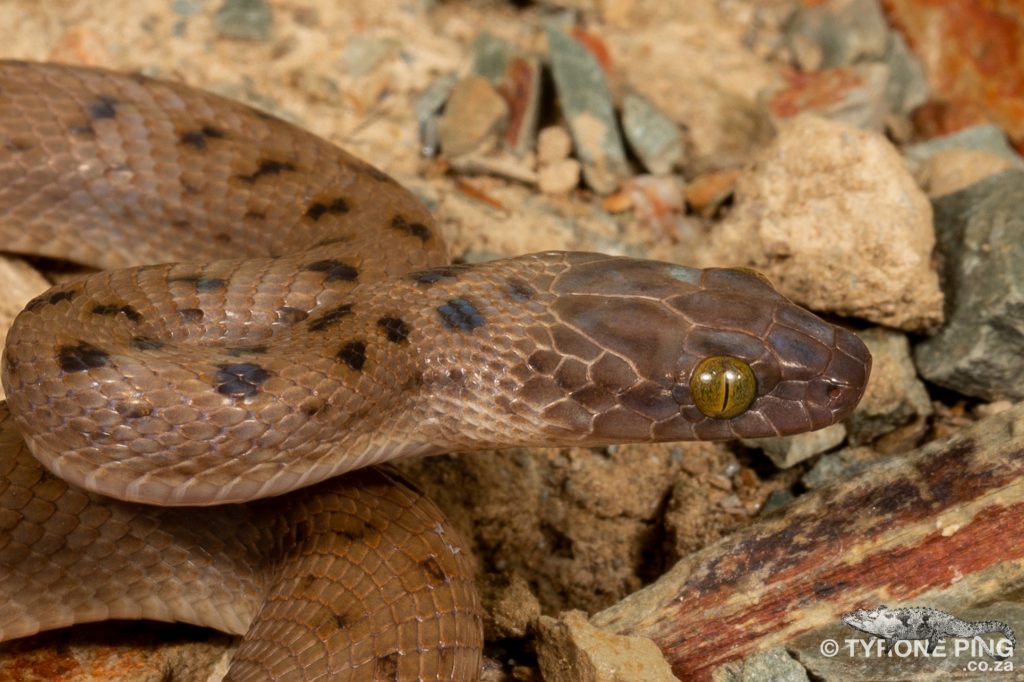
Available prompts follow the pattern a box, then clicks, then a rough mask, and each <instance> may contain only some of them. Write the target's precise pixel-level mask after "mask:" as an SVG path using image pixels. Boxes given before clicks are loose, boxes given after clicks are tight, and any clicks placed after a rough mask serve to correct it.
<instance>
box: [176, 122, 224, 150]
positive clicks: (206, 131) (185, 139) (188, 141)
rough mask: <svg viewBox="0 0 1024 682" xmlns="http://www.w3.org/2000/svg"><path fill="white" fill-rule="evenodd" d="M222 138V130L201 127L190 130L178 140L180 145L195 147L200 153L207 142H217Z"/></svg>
mask: <svg viewBox="0 0 1024 682" xmlns="http://www.w3.org/2000/svg"><path fill="white" fill-rule="evenodd" d="M223 137H224V132H223V131H222V130H219V129H218V128H214V127H213V126H208V125H207V126H203V127H202V128H201V129H199V130H190V131H189V132H187V133H184V134H183V135H182V136H181V138H179V139H180V140H181V143H182V144H185V145H188V146H190V147H195V148H196V149H198V150H200V151H202V150H205V149H206V141H207V140H219V139H221V138H223Z"/></svg>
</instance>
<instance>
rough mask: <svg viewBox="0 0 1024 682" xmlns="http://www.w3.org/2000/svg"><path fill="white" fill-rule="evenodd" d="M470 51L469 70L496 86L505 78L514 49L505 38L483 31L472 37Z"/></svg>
mask: <svg viewBox="0 0 1024 682" xmlns="http://www.w3.org/2000/svg"><path fill="white" fill-rule="evenodd" d="M470 52H472V54H473V65H472V67H470V70H471V71H472V72H473V73H475V74H477V75H478V76H483V77H484V78H486V79H487V80H489V81H491V83H493V84H494V85H495V86H497V85H500V84H501V81H502V80H503V79H504V78H505V70H506V69H507V68H508V63H509V61H510V60H511V59H512V57H513V56H514V55H515V53H516V50H515V48H514V47H512V44H511V43H509V42H508V41H507V40H502V39H501V38H499V37H497V36H495V35H493V34H491V33H488V32H487V31H483V32H481V33H479V34H477V36H476V38H474V39H473V46H472V47H471V48H470Z"/></svg>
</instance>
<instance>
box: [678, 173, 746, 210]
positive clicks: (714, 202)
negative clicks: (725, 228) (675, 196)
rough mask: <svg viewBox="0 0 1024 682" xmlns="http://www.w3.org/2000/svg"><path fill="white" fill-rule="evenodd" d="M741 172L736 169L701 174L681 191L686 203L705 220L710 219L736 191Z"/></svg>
mask: <svg viewBox="0 0 1024 682" xmlns="http://www.w3.org/2000/svg"><path fill="white" fill-rule="evenodd" d="M741 174H742V171H740V170H739V169H738V168H729V169H726V170H715V171H708V172H707V173H702V174H700V175H698V176H697V177H695V178H694V179H693V180H692V181H690V182H689V183H688V184H687V185H686V187H685V188H684V189H683V196H684V197H686V203H687V204H688V205H689V206H690V208H692V209H693V210H694V211H696V212H697V213H700V214H701V215H702V216H704V217H705V218H711V217H713V216H714V215H715V214H716V213H718V210H719V209H720V208H721V207H722V204H724V203H725V202H726V201H728V200H729V199H731V198H732V196H733V193H734V192H735V191H736V182H737V181H738V180H739V178H740V175H741Z"/></svg>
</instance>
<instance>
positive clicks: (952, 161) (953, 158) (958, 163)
mask: <svg viewBox="0 0 1024 682" xmlns="http://www.w3.org/2000/svg"><path fill="white" fill-rule="evenodd" d="M1015 167H1019V166H1016V164H1014V163H1013V162H1012V161H1010V160H1009V159H1007V158H1006V157H1004V156H999V155H997V154H993V153H991V152H986V151H980V150H974V149H943V150H941V151H938V152H935V153H934V154H932V155H931V156H929V157H928V160H927V161H925V162H924V163H922V164H921V165H920V166H919V167H918V169H917V171H916V172H915V173H914V175H915V177H916V178H917V182H918V184H919V185H921V188H922V189H923V190H924V191H925V192H927V193H928V196H929V197H933V198H934V197H941V196H943V195H946V194H952V193H953V192H959V191H960V190H962V189H966V188H968V187H970V186H971V185H973V184H975V183H976V182H981V181H982V180H984V179H985V178H987V177H989V176H992V175H996V174H997V173H1002V172H1003V171H1007V170H1012V169H1013V168H1015Z"/></svg>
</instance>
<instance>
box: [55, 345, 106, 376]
mask: <svg viewBox="0 0 1024 682" xmlns="http://www.w3.org/2000/svg"><path fill="white" fill-rule="evenodd" d="M109 360H110V356H109V355H107V353H106V352H105V351H103V350H101V349H99V348H97V347H96V346H94V345H92V344H91V343H86V342H85V341H79V342H78V345H75V346H61V347H60V348H58V349H57V361H58V362H59V363H60V368H61V369H62V370H64V371H65V372H84V371H86V370H89V369H95V368H96V367H102V366H103V365H105V364H107V362H108V361H109Z"/></svg>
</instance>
